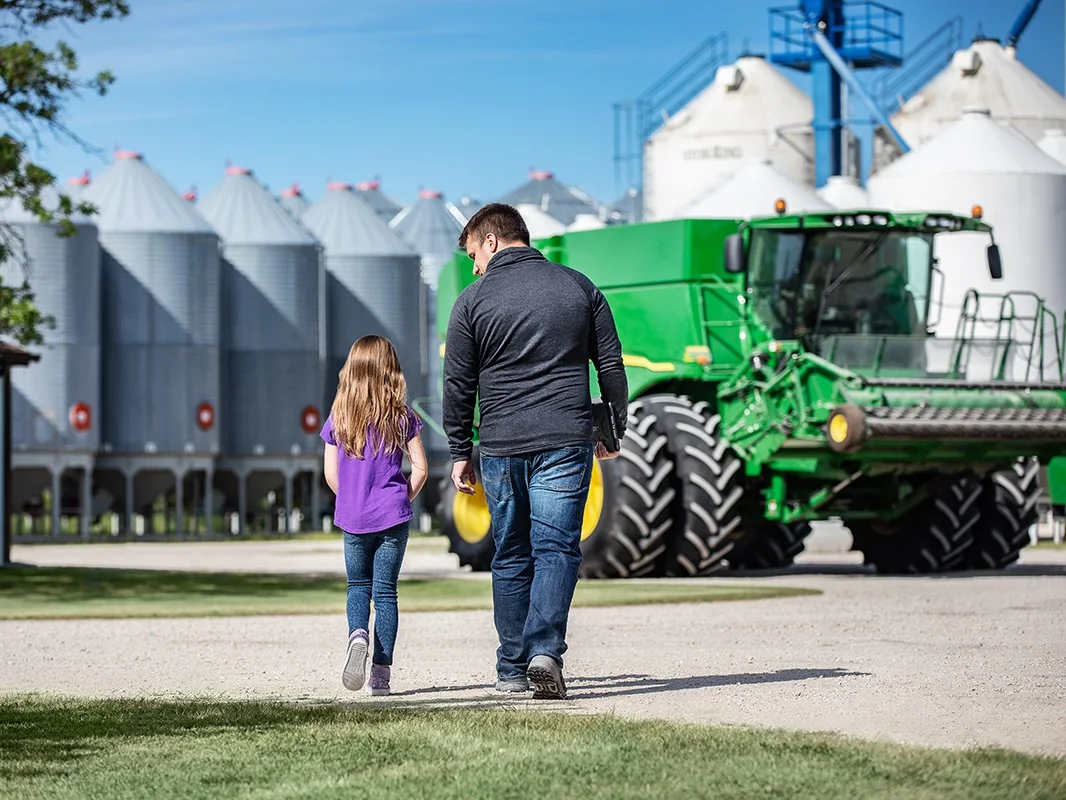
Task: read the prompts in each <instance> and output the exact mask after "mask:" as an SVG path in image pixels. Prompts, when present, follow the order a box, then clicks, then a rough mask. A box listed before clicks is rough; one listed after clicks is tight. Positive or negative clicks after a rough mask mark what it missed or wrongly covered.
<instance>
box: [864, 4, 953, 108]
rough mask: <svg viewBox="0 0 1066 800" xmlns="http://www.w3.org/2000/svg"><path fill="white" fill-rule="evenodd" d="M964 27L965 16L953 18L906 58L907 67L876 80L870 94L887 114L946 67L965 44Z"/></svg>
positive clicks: (904, 58) (882, 74)
mask: <svg viewBox="0 0 1066 800" xmlns="http://www.w3.org/2000/svg"><path fill="white" fill-rule="evenodd" d="M963 28H964V23H963V19H962V17H961V16H955V17H952V18H951V19H949V20H948V21H947V22H945V23H944V24H943V25H941V26H940V27H939V28H937V29H936V30H934V31H933V32H932V33H931V34H929V35H928V36H927V37H926V38H925V39H923V40H922V41H921V42H919V43H918V44H917V45H916V46H915V47H913V48H912V49H911V51H910V52H909V53H907V55H906V56H904V57H903V63H904V64H905V65H906V66H905V67H901V68H899V69H894V70H890V71H885V72H883V73H881V74H880V75H878V76H877V77H876V78H875V79H874V80H873V82H872V83H871V85H870V93H871V94H872V95H874V99H875V100H876V101H877V104H878V106H880V108H881V109H882V110H883V111H884V113H885V114H886V115H887V114H891V113H894V111H896V110H898V108H893V106H898V105H899V104H900V100H901V99H906V95H907V94H909V93H910V92H911V91H913V90H914V89H915V88H917V87H918V86H922V85H924V84H925V83H926V82H927V81H928V80H929V79H930V78H932V77H933V75H934V74H936V73H937V72H939V71H940V70H941V69H943V68H944V66H945V65H946V64H947V63H948V62H949V61H950V60H951V56H952V54H954V52H955V51H956V50H958V49H959V47H960V46H961V44H962V32H963ZM945 50H946V51H947V52H948V55H947V58H945V57H944V52H945Z"/></svg>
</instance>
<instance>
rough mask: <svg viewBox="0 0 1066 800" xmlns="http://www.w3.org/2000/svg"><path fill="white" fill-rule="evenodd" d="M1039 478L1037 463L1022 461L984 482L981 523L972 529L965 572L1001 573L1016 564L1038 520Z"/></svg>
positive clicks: (1027, 459)
mask: <svg viewBox="0 0 1066 800" xmlns="http://www.w3.org/2000/svg"><path fill="white" fill-rule="evenodd" d="M1039 474H1040V463H1039V462H1038V461H1037V460H1036V459H1032V458H1024V459H1019V460H1018V461H1017V462H1015V463H1014V464H1013V465H1012V466H1011V468H1010V469H1009V470H1003V471H1002V472H995V473H993V474H992V475H990V476H988V477H987V478H986V479H985V480H984V486H983V491H982V492H981V499H980V501H979V506H980V509H981V522H980V523H979V524H978V525H977V526H976V528H975V529H974V541H973V545H971V547H970V550H969V552H968V553H967V556H966V562H965V567H966V568H968V569H1002V568H1003V567H1006V566H1009V565H1010V564H1013V563H1014V562H1015V561H1017V560H1018V556H1019V555H1020V554H1021V552H1022V550H1023V549H1025V546H1026V545H1028V544H1029V528H1030V527H1032V526H1033V525H1034V524H1036V522H1037V520H1038V519H1039V516H1040V512H1039V510H1038V508H1037V505H1038V503H1039V500H1040V484H1039V480H1038V477H1039Z"/></svg>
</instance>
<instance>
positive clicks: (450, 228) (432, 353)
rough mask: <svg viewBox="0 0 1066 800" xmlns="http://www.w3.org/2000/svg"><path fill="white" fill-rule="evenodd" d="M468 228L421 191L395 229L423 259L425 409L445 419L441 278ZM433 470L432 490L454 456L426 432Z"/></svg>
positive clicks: (438, 198)
mask: <svg viewBox="0 0 1066 800" xmlns="http://www.w3.org/2000/svg"><path fill="white" fill-rule="evenodd" d="M465 226H466V217H465V216H464V215H463V213H462V212H461V211H460V210H459V209H458V208H456V207H455V206H453V205H452V204H451V203H448V202H447V201H445V199H444V197H443V196H442V195H441V193H440V192H435V191H430V190H424V191H422V192H419V197H418V202H417V203H415V205H413V206H411V207H410V208H408V209H405V210H404V211H401V212H400V213H399V214H398V215H397V216H396V218H395V220H394V221H393V223H392V225H391V227H392V229H393V230H394V231H396V233H397V234H398V235H399V236H400V238H401V239H403V240H404V241H405V242H406V243H407V244H408V245H410V247H411V249H413V250H414V251H415V252H416V253H418V254H419V256H420V257H421V265H422V282H423V284H424V286H423V290H422V308H423V310H424V315H423V319H424V333H423V337H422V339H423V341H422V345H421V346H422V353H423V359H424V363H425V365H426V396H427V398H431V399H428V400H427V402H426V404H425V409H426V411H428V412H429V413H430V414H432V415H433V416H434V418H435V419H437V420H440V418H441V407H440V401H439V398H440V397H441V363H440V347H441V344H442V342H441V340H440V337H439V336H438V334H437V277H438V276H439V274H440V270H441V267H442V266H443V265H444V263H445V262H446V261H448V260H449V259H451V257H452V256H453V255H454V254H455V251H456V250H457V249H458V248H459V234H460V233H462V230H463V228H464V227H465ZM423 440H424V441H425V445H426V451H427V455H428V458H429V463H430V469H431V475H430V477H431V479H433V480H431V484H432V485H431V486H430V490H431V491H432V490H434V489H435V485H436V480H435V479H437V478H439V477H442V472H443V470H444V469H445V468H446V469H447V470H448V471H449V472H450V470H451V457H450V456H449V453H448V442H447V440H446V439H445V438H444V437H443V436H440V435H439V434H437V433H436V432H434V431H432V430H431V429H428V428H427V429H426V432H425V435H424V436H423Z"/></svg>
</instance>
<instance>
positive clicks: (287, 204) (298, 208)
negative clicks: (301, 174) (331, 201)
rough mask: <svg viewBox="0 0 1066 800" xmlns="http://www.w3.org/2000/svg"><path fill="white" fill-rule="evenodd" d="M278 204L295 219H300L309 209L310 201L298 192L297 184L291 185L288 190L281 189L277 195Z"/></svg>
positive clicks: (298, 186)
mask: <svg viewBox="0 0 1066 800" xmlns="http://www.w3.org/2000/svg"><path fill="white" fill-rule="evenodd" d="M278 202H279V203H281V207H282V208H284V209H285V210H286V211H288V212H289V213H290V214H292V215H293V216H294V217H296V219H299V218H300V217H302V216H303V215H304V212H305V211H307V209H309V208H310V207H311V201H310V200H308V199H307V198H306V197H305V196H304V193H303V192H301V191H300V185H299V184H298V183H293V185H292V186H290V187H289V188H288V189H282V190H281V194H280V195H278Z"/></svg>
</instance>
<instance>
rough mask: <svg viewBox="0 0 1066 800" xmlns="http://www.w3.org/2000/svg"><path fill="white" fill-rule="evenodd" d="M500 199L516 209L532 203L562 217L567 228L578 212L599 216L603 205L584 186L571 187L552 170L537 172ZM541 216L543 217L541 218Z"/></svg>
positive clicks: (540, 208)
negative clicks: (582, 187) (588, 193)
mask: <svg viewBox="0 0 1066 800" xmlns="http://www.w3.org/2000/svg"><path fill="white" fill-rule="evenodd" d="M499 202H501V203H507V204H508V205H512V206H514V207H515V208H518V207H519V206H529V207H532V208H535V209H538V210H539V211H541V212H543V213H544V214H547V215H548V216H550V217H551V218H552V219H555V220H558V221H559V222H561V223H562V225H563V227H564V228H565V227H566V226H567V225H569V224H570V223H571V222H573V221H574V219H575V218H576V217H577V215H578V214H594V215H596V216H599V213H600V206H599V204H598V203H597V202H596V201H595V200H593V199H592V198H591V197H589V196H588V195H587V194H585V193H584V192H583V191H581V190H580V189H577V188H575V187H573V186H567V185H566V184H565V183H562V182H561V181H559V180H557V179H556V178H555V176H554V175H552V173H550V172H543V171H534V172H531V173H529V180H528V181H527V182H525V183H523V184H522V185H521V186H519V187H518V188H517V189H512V190H511V191H510V192H508V193H507V194H505V195H504V196H503V197H501V198H500V200H499ZM538 219H539V217H538Z"/></svg>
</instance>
